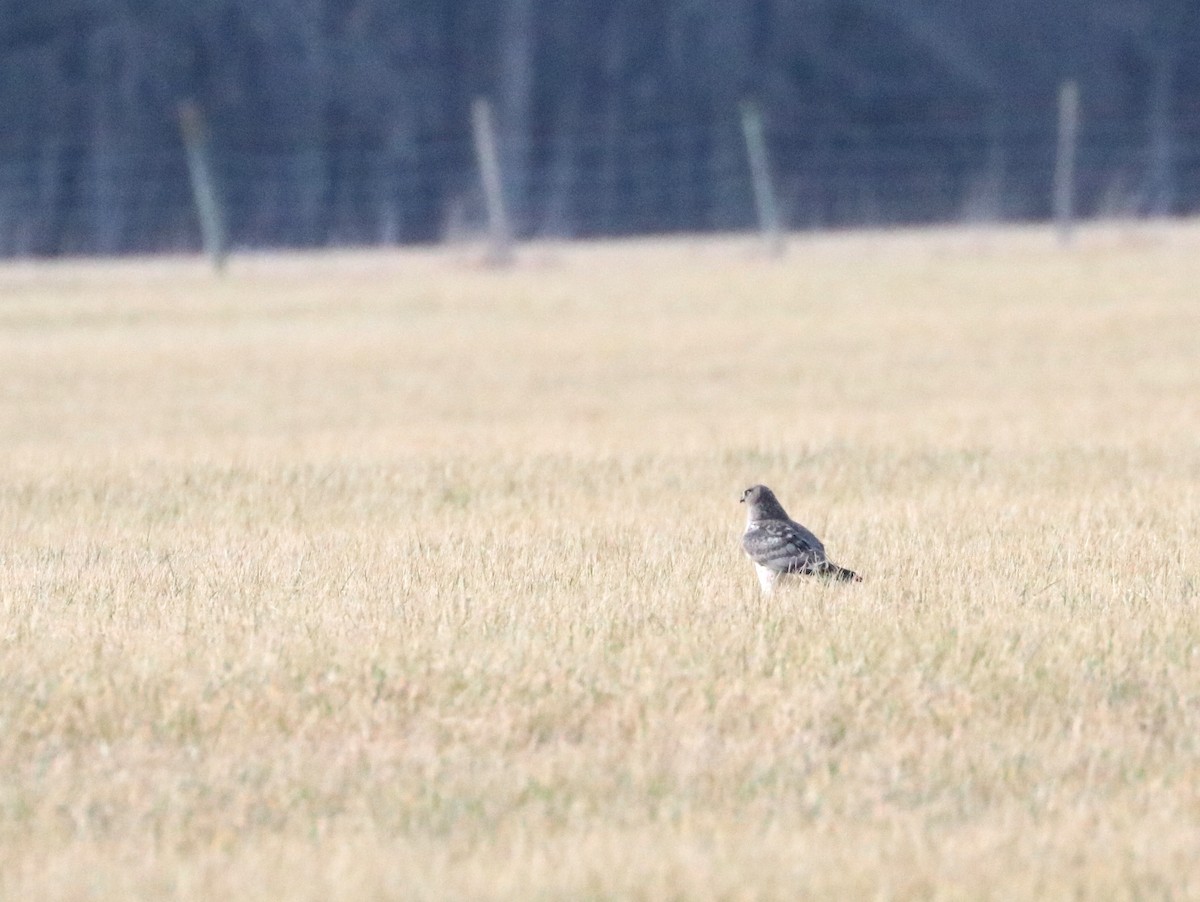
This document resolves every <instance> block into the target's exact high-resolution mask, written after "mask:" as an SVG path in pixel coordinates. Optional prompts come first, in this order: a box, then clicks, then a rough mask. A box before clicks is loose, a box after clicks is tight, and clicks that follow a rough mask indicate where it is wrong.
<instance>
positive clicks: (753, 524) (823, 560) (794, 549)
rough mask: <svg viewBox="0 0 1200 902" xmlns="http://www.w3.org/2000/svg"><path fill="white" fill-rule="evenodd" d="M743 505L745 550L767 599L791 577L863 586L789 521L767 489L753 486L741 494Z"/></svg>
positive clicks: (806, 533)
mask: <svg viewBox="0 0 1200 902" xmlns="http://www.w3.org/2000/svg"><path fill="white" fill-rule="evenodd" d="M742 503H743V504H745V505H746V514H747V516H746V531H745V532H744V533H743V534H742V548H744V549H745V551H746V554H747V555H749V557H750V560H752V561H754V569H755V570H756V571H757V572H758V581H759V582H760V583H761V584H762V590H763V592H764V593H766V594H767V595H770V594H771V592H772V590H774V588H775V584H776V583H777V582H778V581H779V580H780V579H781V578H783V577H787V576H790V575H792V574H803V575H809V576H825V577H830V576H831V577H833V578H834V579H840V580H843V581H845V582H856V583H860V582H862V577H861V576H859V575H858V574H857V573H855V572H854V571H853V570H847V569H846V568H845V567H839V566H838V565H837V564H835V563H834V562H833V561H831V560H829V558H827V557H826V556H825V546H824V545H822V544H821V540H820V539H818V538H817V537H816V536H814V535H813V534H812V533H811V532H809V531H808V530H807V529H805V528H804V527H803V526H801V525H800V524H799V523H797V522H796V521H795V520H792V519H790V518H789V517H788V515H787V511H785V510H784V509H783V505H781V504H780V503H779V499H777V498H776V497H775V493H774V492H772V491H771V490H770V489H769V488H767V487H766V486H765V485H752V486H750V488H748V489H746V491H744V492H742Z"/></svg>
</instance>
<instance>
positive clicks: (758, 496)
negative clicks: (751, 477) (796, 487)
mask: <svg viewBox="0 0 1200 902" xmlns="http://www.w3.org/2000/svg"><path fill="white" fill-rule="evenodd" d="M764 497H766V498H770V499H771V500H774V499H775V493H774V492H772V491H771V490H770V489H769V488H767V487H766V486H765V485H752V486H750V488H748V489H746V491H744V492H742V502H741V503H742V504H758V502H759V501H760V500H762V499H763V498H764Z"/></svg>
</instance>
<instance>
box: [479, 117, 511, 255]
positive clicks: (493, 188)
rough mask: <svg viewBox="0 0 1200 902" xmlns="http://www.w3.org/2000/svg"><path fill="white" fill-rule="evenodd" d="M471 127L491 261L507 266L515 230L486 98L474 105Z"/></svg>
mask: <svg viewBox="0 0 1200 902" xmlns="http://www.w3.org/2000/svg"><path fill="white" fill-rule="evenodd" d="M471 127H472V132H473V133H474V136H475V157H476V160H477V161H478V163H479V175H480V178H481V180H482V181H483V194H484V202H485V203H486V204H487V217H488V236H489V251H488V260H489V261H490V262H491V263H495V264H498V265H501V264H507V263H510V262H512V257H513V248H512V245H513V239H512V228H511V227H510V225H509V222H508V211H507V210H506V209H505V205H504V183H503V181H502V180H501V178H500V158H499V155H498V154H497V152H496V135H495V132H494V130H493V128H492V107H491V104H489V103H488V102H487V99H486V98H483V97H476V98H475V101H474V102H473V103H472V104H471Z"/></svg>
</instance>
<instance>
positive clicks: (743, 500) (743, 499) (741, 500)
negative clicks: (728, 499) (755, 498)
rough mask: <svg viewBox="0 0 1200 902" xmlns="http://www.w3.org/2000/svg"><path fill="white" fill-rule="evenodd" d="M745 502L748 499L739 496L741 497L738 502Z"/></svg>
mask: <svg viewBox="0 0 1200 902" xmlns="http://www.w3.org/2000/svg"><path fill="white" fill-rule="evenodd" d="M745 503H746V499H745V498H739V499H738V504H745Z"/></svg>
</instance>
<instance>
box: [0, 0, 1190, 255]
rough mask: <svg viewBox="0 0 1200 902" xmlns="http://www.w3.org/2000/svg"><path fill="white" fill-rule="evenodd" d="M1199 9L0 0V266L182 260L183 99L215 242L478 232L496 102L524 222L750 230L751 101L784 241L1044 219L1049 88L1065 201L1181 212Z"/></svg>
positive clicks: (191, 235)
mask: <svg viewBox="0 0 1200 902" xmlns="http://www.w3.org/2000/svg"><path fill="white" fill-rule="evenodd" d="M1198 10H1200V4H1195V3H1192V2H1190V0H1159V2H1151V0H1058V2H1046V0H1013V2H1009V3H1003V4H1001V3H977V2H974V0H639V2H633V0H613V2H594V0H591V2H587V0H557V2H546V0H428V2H406V0H124V2H117V0H38V2H29V0H0V253H2V254H5V255H16V254H37V255H53V254H63V253H120V252H132V251H147V250H159V249H178V248H185V247H195V246H197V245H198V243H199V231H198V228H197V224H196V216H195V213H194V211H193V208H192V202H191V194H190V188H189V182H188V171H187V167H186V162H185V155H184V149H183V145H182V142H181V137H180V129H179V107H180V104H181V103H182V102H184V101H191V102H193V103H194V104H195V105H196V107H197V108H198V109H199V110H200V111H201V112H202V114H203V117H204V120H205V123H206V126H207V132H208V134H209V136H210V149H211V155H212V157H211V158H212V163H213V168H214V171H215V173H216V179H217V184H218V187H219V191H220V195H221V197H222V198H223V203H224V207H225V211H226V218H227V221H228V226H229V230H230V233H231V236H232V239H233V242H234V244H235V245H241V246H265V245H291V246H313V245H322V244H330V243H337V244H349V243H377V242H412V241H430V240H436V239H438V238H440V237H442V236H444V235H445V234H446V233H447V232H448V231H453V230H455V229H459V228H471V227H473V226H474V224H475V222H476V220H477V217H478V208H479V187H478V176H477V172H476V168H475V163H474V159H473V155H472V143H471V132H470V121H471V118H470V106H471V101H472V98H473V97H475V96H479V95H482V96H486V97H488V98H490V99H491V101H492V103H493V107H494V112H495V120H496V122H497V126H498V130H499V134H498V138H499V143H500V146H501V148H502V162H503V171H504V177H505V182H506V190H507V193H508V195H509V201H510V204H511V207H512V209H513V212H514V218H515V221H516V227H517V231H518V232H519V233H520V234H523V235H538V234H554V235H597V234H627V233H635V232H654V231H675V230H707V229H730V228H743V227H746V226H747V225H748V224H750V223H751V222H752V220H753V198H752V195H751V193H750V186H749V181H748V178H749V175H748V168H747V163H746V152H745V147H744V146H743V143H742V136H741V132H740V130H739V119H738V115H739V113H738V111H739V105H740V104H741V102H742V101H744V100H747V99H750V100H753V101H754V102H755V103H756V104H757V105H758V106H759V108H760V109H761V110H762V114H763V117H764V120H765V123H766V133H767V139H768V145H769V153H770V157H771V164H772V168H773V170H774V174H775V180H776V183H777V187H778V190H779V194H780V198H781V205H782V208H783V211H784V215H785V218H786V220H787V222H788V224H789V225H791V226H793V227H802V228H803V227H823V226H838V225H857V224H886V223H896V222H922V221H941V220H956V219H964V218H1038V217H1043V216H1046V215H1047V214H1048V213H1049V211H1050V203H1051V200H1050V183H1051V173H1052V170H1053V161H1054V151H1055V121H1056V118H1055V117H1056V99H1057V94H1058V89H1059V86H1060V84H1061V83H1062V82H1063V80H1064V79H1067V78H1073V79H1075V80H1076V81H1077V82H1078V84H1079V87H1080V91H1081V95H1082V110H1083V126H1082V130H1081V133H1080V141H1081V143H1080V151H1079V166H1078V175H1079V183H1078V184H1079V204H1078V206H1079V208H1080V209H1081V211H1082V212H1083V213H1084V214H1085V215H1103V214H1114V215H1115V214H1121V215H1138V214H1181V213H1187V212H1190V211H1194V210H1195V209H1197V207H1198V206H1200V66H1197V65H1196V60H1197V59H1200V12H1198Z"/></svg>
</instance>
